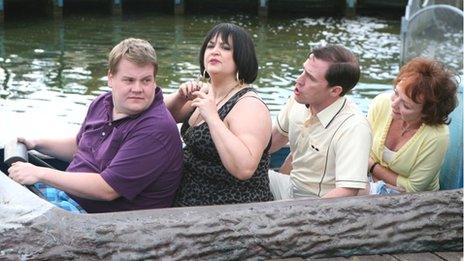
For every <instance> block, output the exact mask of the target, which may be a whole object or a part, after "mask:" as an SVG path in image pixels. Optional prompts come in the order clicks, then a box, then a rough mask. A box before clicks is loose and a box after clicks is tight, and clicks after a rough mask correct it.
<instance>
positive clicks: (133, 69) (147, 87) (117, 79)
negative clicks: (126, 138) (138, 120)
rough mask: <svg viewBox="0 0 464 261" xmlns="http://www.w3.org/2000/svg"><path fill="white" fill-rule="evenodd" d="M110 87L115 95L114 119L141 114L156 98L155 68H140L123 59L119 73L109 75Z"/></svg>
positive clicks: (147, 65) (148, 65)
mask: <svg viewBox="0 0 464 261" xmlns="http://www.w3.org/2000/svg"><path fill="white" fill-rule="evenodd" d="M108 86H109V87H110V88H111V89H112V93H113V103H114V109H113V118H122V117H125V116H130V115H136V114H139V113H141V112H143V111H145V110H146V109H147V108H148V107H149V106H150V105H151V104H152V102H153V100H154V98H155V89H156V82H155V76H154V66H153V65H152V64H146V65H142V66H140V65H137V64H135V63H132V62H130V61H128V60H126V59H125V58H122V59H121V61H119V64H118V69H117V72H116V73H115V74H112V73H108Z"/></svg>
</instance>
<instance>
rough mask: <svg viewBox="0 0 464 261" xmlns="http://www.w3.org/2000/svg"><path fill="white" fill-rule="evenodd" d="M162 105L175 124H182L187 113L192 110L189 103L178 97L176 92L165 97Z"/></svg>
mask: <svg viewBox="0 0 464 261" xmlns="http://www.w3.org/2000/svg"><path fill="white" fill-rule="evenodd" d="M164 103H165V104H166V108H168V110H169V112H170V113H171V115H172V117H173V118H174V120H175V121H176V122H177V123H180V122H182V121H183V120H184V118H185V116H186V115H187V113H189V112H190V111H192V110H193V108H191V106H190V102H189V101H188V100H187V99H185V98H182V97H180V94H179V93H177V92H174V93H171V94H170V95H168V96H166V97H165V99H164Z"/></svg>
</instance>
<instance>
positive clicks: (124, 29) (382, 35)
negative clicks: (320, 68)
mask: <svg viewBox="0 0 464 261" xmlns="http://www.w3.org/2000/svg"><path fill="white" fill-rule="evenodd" d="M222 21H230V22H233V23H237V24H240V25H242V26H243V27H245V28H246V29H247V30H249V31H250V34H251V35H252V36H253V39H254V42H255V47H256V52H257V56H258V61H259V66H260V67H259V73H258V78H257V80H256V81H255V84H256V86H257V87H258V90H259V91H260V93H261V95H262V96H263V99H264V100H265V102H266V103H267V104H268V105H269V108H270V110H271V113H272V114H273V115H275V114H276V113H277V112H278V111H279V110H280V108H281V107H282V105H283V104H284V103H285V102H286V100H287V98H288V97H289V95H290V94H291V93H292V91H293V86H294V83H295V79H296V78H297V77H298V76H299V75H300V74H301V72H302V70H301V68H302V64H303V62H304V60H305V59H306V57H307V55H308V51H309V50H310V48H312V47H314V46H316V45H318V44H321V43H339V44H343V45H346V46H348V47H349V48H351V49H352V50H353V51H354V52H355V53H356V54H357V55H358V56H359V60H360V63H361V66H362V72H363V73H362V79H361V81H362V82H365V83H375V84H377V83H381V84H386V83H387V84H389V83H390V82H391V80H392V79H393V77H394V75H395V74H396V73H397V71H398V65H397V64H398V62H397V61H398V57H399V36H398V34H399V21H391V20H382V19H377V18H368V17H356V18H354V19H334V18H304V19H283V18H275V19H274V18H268V19H267V20H259V19H257V18H255V17H250V16H244V15H236V16H231V17H227V18H225V17H219V16H185V17H182V19H178V18H175V17H174V16H162V17H137V18H134V19H127V20H124V21H123V20H118V19H107V18H104V17H102V18H98V17H97V18H86V19H81V18H78V17H76V18H73V17H69V18H68V17H67V18H65V19H63V21H62V22H53V21H41V22H38V23H36V24H34V25H33V26H21V25H18V26H12V27H8V28H4V31H5V33H4V35H5V37H6V39H5V41H2V42H1V43H0V44H1V45H2V46H0V56H1V57H0V90H1V91H0V99H1V100H0V101H1V103H0V104H1V106H2V107H1V111H0V118H1V119H5V117H6V119H8V120H10V121H11V122H8V121H6V122H7V123H8V125H10V126H15V125H18V126H20V127H23V126H26V125H27V124H28V123H27V122H25V123H19V121H23V120H24V121H30V122H29V123H30V124H33V125H36V126H43V127H44V128H46V129H47V130H48V131H57V132H61V131H60V130H61V128H48V127H47V126H51V125H50V124H39V123H38V121H44V118H47V119H46V120H50V119H49V118H51V119H53V121H54V122H53V124H56V122H65V123H66V124H69V125H71V127H75V126H78V124H79V123H80V122H81V120H82V119H83V117H84V116H85V111H86V106H87V105H88V102H89V101H90V100H91V99H93V98H94V97H95V96H97V95H100V94H101V93H104V92H107V91H109V90H110V89H109V88H108V87H107V86H106V84H107V77H106V74H107V54H108V51H109V50H110V49H111V47H112V46H113V45H114V44H116V43H117V42H119V41H120V40H121V39H123V38H126V37H142V38H146V39H147V40H149V41H150V42H151V43H153V44H154V45H155V48H156V49H157V55H158V59H159V72H158V76H157V83H158V84H159V85H160V86H163V88H164V90H163V91H164V93H166V94H168V93H171V92H173V91H174V90H176V89H177V88H178V86H179V84H180V83H182V82H185V81H188V80H193V79H195V78H196V77H197V76H198V75H199V73H200V70H199V65H198V52H199V49H200V47H201V43H202V42H203V37H204V35H205V34H206V32H207V31H208V30H209V29H210V28H211V27H212V26H213V25H215V24H217V23H219V22H222ZM24 35H28V37H29V38H30V39H31V40H30V41H24ZM2 51H4V53H2ZM385 86H387V87H382V88H370V87H366V85H362V84H361V85H358V86H357V87H356V90H355V91H354V92H353V94H351V96H352V97H353V98H354V99H357V101H359V102H364V103H366V104H367V103H368V101H369V99H370V98H371V97H372V96H373V95H375V94H374V93H376V92H379V91H382V90H385V89H387V88H390V86H389V85H385ZM26 105H27V106H26ZM18 111H21V112H22V113H14V112H18ZM5 115H8V116H5ZM3 126H5V125H4V124H3V121H2V124H1V125H0V129H1V130H0V133H2V135H3V133H4V132H3V129H2V128H4V127H3ZM25 129H26V130H27V129H28V128H25ZM50 129H53V130H50ZM2 135H0V136H2Z"/></svg>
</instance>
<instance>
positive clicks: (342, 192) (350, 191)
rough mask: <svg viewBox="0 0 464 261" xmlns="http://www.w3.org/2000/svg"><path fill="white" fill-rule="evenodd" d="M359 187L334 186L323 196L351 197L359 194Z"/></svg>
mask: <svg viewBox="0 0 464 261" xmlns="http://www.w3.org/2000/svg"><path fill="white" fill-rule="evenodd" d="M358 191H359V189H356V188H334V189H332V190H331V191H329V192H327V194H325V195H324V196H323V198H339V197H351V196H356V195H357V194H358Z"/></svg>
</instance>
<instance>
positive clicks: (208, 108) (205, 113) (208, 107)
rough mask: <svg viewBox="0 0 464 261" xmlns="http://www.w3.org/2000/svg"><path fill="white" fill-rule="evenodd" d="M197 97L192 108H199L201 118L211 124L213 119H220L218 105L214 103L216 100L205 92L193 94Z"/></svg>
mask: <svg viewBox="0 0 464 261" xmlns="http://www.w3.org/2000/svg"><path fill="white" fill-rule="evenodd" d="M192 95H193V96H194V97H195V98H194V99H193V101H192V104H191V105H192V107H196V108H198V111H199V112H200V115H201V117H202V118H203V119H204V120H205V121H206V122H207V123H209V122H210V120H211V119H213V118H219V115H218V112H217V104H216V103H214V99H213V98H212V97H210V96H208V94H207V93H205V92H203V91H195V92H193V93H192Z"/></svg>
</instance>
